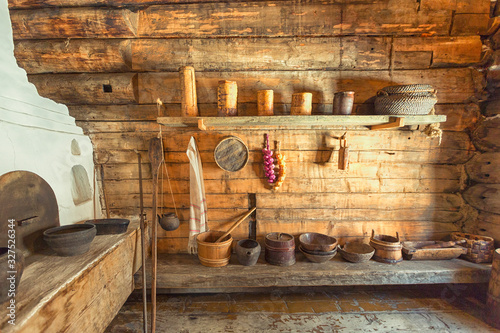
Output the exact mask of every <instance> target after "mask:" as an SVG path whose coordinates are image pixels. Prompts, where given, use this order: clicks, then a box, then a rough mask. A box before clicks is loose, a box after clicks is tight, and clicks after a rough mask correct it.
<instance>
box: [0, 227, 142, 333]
mask: <svg viewBox="0 0 500 333" xmlns="http://www.w3.org/2000/svg"><path fill="white" fill-rule="evenodd" d="M138 227H139V223H138V222H136V223H132V222H131V223H130V225H129V227H128V230H127V232H126V233H124V234H120V235H102V236H96V238H95V239H94V240H93V241H92V244H91V246H90V250H89V252H87V253H85V254H82V255H78V256H74V257H60V256H56V255H55V254H54V252H52V251H50V250H47V251H46V252H43V253H42V254H35V255H32V256H29V257H28V258H26V268H25V270H24V273H23V276H22V278H21V282H20V284H19V286H18V290H17V293H16V297H15V300H16V303H15V304H16V310H15V316H16V317H15V326H13V325H11V324H9V323H8V320H10V318H9V317H8V316H7V314H8V312H7V305H6V306H5V307H4V306H2V308H1V309H0V332H4V333H8V332H28V333H31V332H62V331H64V332H86V333H88V332H103V331H104V329H105V328H106V327H107V326H108V325H109V323H110V322H111V320H113V318H114V317H115V316H116V314H117V313H118V311H119V310H120V308H121V307H122V306H123V304H124V303H125V301H126V300H127V298H128V297H129V295H130V294H131V293H132V291H133V287H134V281H133V275H134V273H135V272H137V270H138V269H139V268H140V265H141V261H140V254H141V253H140V229H138ZM137 250H138V251H137ZM2 283H3V282H2Z"/></svg>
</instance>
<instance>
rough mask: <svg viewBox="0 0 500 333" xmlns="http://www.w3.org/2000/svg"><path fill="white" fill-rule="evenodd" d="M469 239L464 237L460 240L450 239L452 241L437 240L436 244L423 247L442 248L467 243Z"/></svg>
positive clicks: (423, 247)
mask: <svg viewBox="0 0 500 333" xmlns="http://www.w3.org/2000/svg"><path fill="white" fill-rule="evenodd" d="M466 241H467V240H465V239H462V240H459V241H450V242H436V244H431V245H426V246H422V247H421V249H441V248H443V247H452V246H455V245H458V244H462V243H465V242H466Z"/></svg>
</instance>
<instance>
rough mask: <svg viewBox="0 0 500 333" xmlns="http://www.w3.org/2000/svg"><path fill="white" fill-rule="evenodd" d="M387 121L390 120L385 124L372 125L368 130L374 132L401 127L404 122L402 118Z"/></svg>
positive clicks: (391, 118) (392, 118)
mask: <svg viewBox="0 0 500 333" xmlns="http://www.w3.org/2000/svg"><path fill="white" fill-rule="evenodd" d="M389 119H390V121H389V122H388V123H387V124H381V125H373V126H372V127H371V128H370V129H371V130H372V131H376V130H381V129H389V128H398V127H403V126H404V125H405V121H404V118H403V117H390V118H389Z"/></svg>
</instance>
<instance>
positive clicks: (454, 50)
mask: <svg viewBox="0 0 500 333" xmlns="http://www.w3.org/2000/svg"><path fill="white" fill-rule="evenodd" d="M393 43H394V44H393V47H394V51H395V55H396V57H395V59H394V61H395V65H396V68H415V67H411V63H410V62H408V61H403V59H400V58H399V57H398V56H399V55H400V52H431V53H430V56H431V58H432V59H431V62H430V63H429V64H428V67H444V66H457V65H461V66H463V65H468V64H473V63H477V62H479V61H480V60H481V48H482V42H481V38H480V37H479V36H471V37H397V38H394V42H393ZM426 54H427V55H429V54H428V53H426ZM425 58H426V59H427V56H426V57H425ZM417 59H419V58H418V57H417ZM410 61H411V60H410Z"/></svg>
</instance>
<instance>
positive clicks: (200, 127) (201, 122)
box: [198, 119, 207, 131]
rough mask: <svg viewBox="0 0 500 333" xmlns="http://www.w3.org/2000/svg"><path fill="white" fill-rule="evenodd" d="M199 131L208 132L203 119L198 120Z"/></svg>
mask: <svg viewBox="0 0 500 333" xmlns="http://www.w3.org/2000/svg"><path fill="white" fill-rule="evenodd" d="M198 129H199V130H200V131H206V130H207V126H206V125H205V123H204V120H203V119H198Z"/></svg>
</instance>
